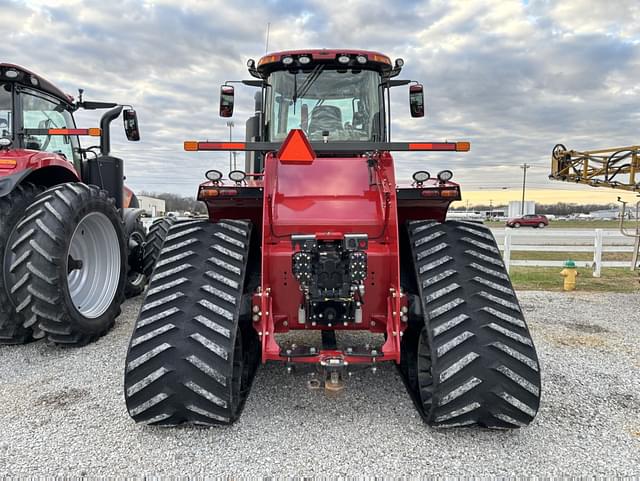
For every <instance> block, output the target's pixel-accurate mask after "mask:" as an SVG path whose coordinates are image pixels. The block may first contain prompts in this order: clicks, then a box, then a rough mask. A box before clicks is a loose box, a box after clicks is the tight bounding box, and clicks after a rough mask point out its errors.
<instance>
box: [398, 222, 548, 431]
mask: <svg viewBox="0 0 640 481" xmlns="http://www.w3.org/2000/svg"><path fill="white" fill-rule="evenodd" d="M407 235H408V239H409V243H410V246H411V254H410V260H409V261H408V263H409V264H411V265H408V266H407V265H404V264H403V269H412V268H413V269H415V276H416V281H417V282H416V284H415V288H416V289H417V290H418V292H417V294H418V296H417V297H416V296H411V297H410V299H418V302H419V303H420V305H419V306H418V309H417V311H418V312H419V313H420V315H419V316H413V318H412V319H410V320H409V326H408V328H407V329H406V330H405V332H404V333H403V340H402V362H401V365H400V371H401V374H402V375H403V378H404V379H405V384H406V385H407V389H408V390H409V393H410V394H411V395H412V398H413V400H414V403H415V405H416V407H417V408H418V411H419V412H420V414H421V415H422V417H423V419H424V420H425V421H426V422H427V423H428V424H430V425H432V426H436V427H454V426H469V425H479V426H483V427H488V428H517V427H522V426H526V425H528V424H529V423H530V422H531V421H532V420H533V419H534V417H535V415H536V413H537V411H538V408H539V405H540V366H539V363H538V358H537V354H536V350H535V347H534V345H533V341H532V339H531V335H530V333H529V330H528V328H527V325H526V323H525V321H524V317H523V315H522V309H521V308H520V305H519V303H518V300H517V298H516V295H515V292H514V291H513V286H512V285H511V281H510V279H509V276H508V274H507V272H506V270H505V268H504V264H503V262H502V259H501V257H500V251H499V250H498V246H497V245H496V242H495V239H494V237H493V234H492V233H491V231H490V230H489V229H488V228H486V227H484V226H482V225H478V224H471V223H466V222H458V221H449V222H445V223H440V222H435V221H414V222H410V223H408V234H407ZM407 257H409V256H406V257H405V259H406V258H407ZM412 266H413V267H412ZM410 312H416V309H410Z"/></svg>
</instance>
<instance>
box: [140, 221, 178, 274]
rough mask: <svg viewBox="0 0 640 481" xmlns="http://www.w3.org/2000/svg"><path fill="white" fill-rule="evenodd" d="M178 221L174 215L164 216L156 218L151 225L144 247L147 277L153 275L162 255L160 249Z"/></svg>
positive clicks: (144, 263)
mask: <svg viewBox="0 0 640 481" xmlns="http://www.w3.org/2000/svg"><path fill="white" fill-rule="evenodd" d="M175 222H176V220H175V219H174V218H173V217H163V218H161V219H156V220H154V221H153V223H152V224H151V227H149V232H148V233H147V243H146V245H145V248H144V261H143V265H144V274H145V275H146V276H147V279H149V278H150V277H151V274H152V273H153V268H154V267H155V265H156V261H157V260H158V257H159V256H160V251H161V250H162V246H163V245H164V241H165V239H166V238H167V235H168V234H169V229H171V226H172V225H173V224H174V223H175Z"/></svg>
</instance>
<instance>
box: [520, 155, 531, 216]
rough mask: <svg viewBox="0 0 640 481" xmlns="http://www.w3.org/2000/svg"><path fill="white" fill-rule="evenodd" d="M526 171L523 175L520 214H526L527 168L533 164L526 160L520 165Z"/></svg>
mask: <svg viewBox="0 0 640 481" xmlns="http://www.w3.org/2000/svg"><path fill="white" fill-rule="evenodd" d="M520 168H521V169H523V171H524V175H523V177H522V204H521V205H520V215H524V192H525V189H526V186H527V169H530V168H531V166H530V165H529V164H527V163H526V162H525V163H524V164H522V165H521V166H520Z"/></svg>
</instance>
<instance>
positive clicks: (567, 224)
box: [484, 220, 637, 230]
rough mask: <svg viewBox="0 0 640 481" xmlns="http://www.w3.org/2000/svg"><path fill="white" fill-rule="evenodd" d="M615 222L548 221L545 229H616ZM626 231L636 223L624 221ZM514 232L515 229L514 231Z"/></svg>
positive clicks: (497, 225) (496, 225) (487, 224)
mask: <svg viewBox="0 0 640 481" xmlns="http://www.w3.org/2000/svg"><path fill="white" fill-rule="evenodd" d="M484 224H485V225H486V226H487V227H504V224H505V223H504V222H485V223H484ZM618 225H619V222H618V221H617V220H557V221H549V226H548V227H545V229H618ZM624 225H625V227H626V228H627V229H635V228H636V225H637V223H636V221H625V224H624ZM524 229H532V228H531V227H521V228H520V230H524ZM514 230H516V229H514Z"/></svg>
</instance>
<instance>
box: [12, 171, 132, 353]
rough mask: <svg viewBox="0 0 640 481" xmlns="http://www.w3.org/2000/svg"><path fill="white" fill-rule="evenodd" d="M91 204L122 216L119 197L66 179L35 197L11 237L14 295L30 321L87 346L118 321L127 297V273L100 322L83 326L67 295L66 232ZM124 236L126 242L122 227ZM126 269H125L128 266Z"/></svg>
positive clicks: (58, 339) (65, 341)
mask: <svg viewBox="0 0 640 481" xmlns="http://www.w3.org/2000/svg"><path fill="white" fill-rule="evenodd" d="M89 206H91V208H92V209H106V210H105V212H108V213H109V214H111V212H112V213H113V216H114V217H116V218H119V217H120V216H119V214H118V213H117V211H116V210H115V202H114V200H113V199H112V198H109V195H108V193H107V192H106V191H104V190H102V189H100V188H99V187H96V186H94V185H86V184H83V183H80V182H78V183H67V184H61V185H58V186H55V187H52V188H50V189H48V190H46V191H45V192H43V193H42V194H41V195H40V196H38V197H37V198H36V199H35V200H34V202H33V203H32V204H31V205H30V206H29V208H28V209H27V211H26V212H25V215H24V218H23V219H22V220H21V221H20V223H19V224H18V225H17V227H16V231H15V233H14V234H13V235H12V237H11V240H10V242H11V246H10V248H11V250H12V252H13V254H14V256H15V260H14V262H13V263H12V265H11V266H10V269H9V270H10V279H11V282H12V286H11V292H10V295H11V296H12V299H13V302H14V304H15V305H16V311H17V312H18V313H19V314H21V315H22V316H23V317H24V326H25V327H31V326H38V327H39V328H40V329H41V330H42V331H43V332H44V334H45V336H46V337H47V340H48V341H49V342H52V343H54V344H59V345H64V346H83V345H86V344H88V343H90V342H93V341H94V340H96V339H98V338H99V337H101V336H103V335H105V334H106V333H107V332H108V331H109V330H110V329H111V328H112V327H113V325H114V321H115V318H116V317H117V316H118V315H119V314H120V306H121V304H122V302H124V275H123V276H122V280H121V282H120V285H119V286H118V289H117V291H116V294H115V297H114V299H113V300H112V303H111V305H110V307H109V309H107V311H106V312H105V313H104V314H103V315H102V316H101V317H100V322H96V320H90V321H89V322H88V323H86V324H87V325H86V326H79V325H78V324H77V321H76V320H74V315H73V314H72V309H73V307H72V306H70V305H69V303H68V302H67V301H66V298H67V296H68V294H65V291H64V289H66V288H67V287H66V286H63V285H62V282H61V281H60V278H61V276H62V275H65V274H63V273H61V272H60V271H61V263H62V262H63V257H64V256H65V255H66V252H67V245H68V242H69V238H66V236H69V237H70V236H71V234H72V232H73V230H75V225H77V224H74V225H73V226H70V222H71V221H72V220H73V221H78V222H79V221H80V219H79V218H78V216H79V215H81V214H80V212H82V210H83V209H86V208H87V207H89ZM95 211H99V210H95ZM88 212H89V211H87V212H86V213H88ZM103 213H104V212H103ZM119 236H122V237H121V242H122V245H123V247H124V233H123V229H122V228H120V232H119ZM123 257H124V256H123ZM123 261H124V262H126V259H123ZM122 269H123V271H124V267H123V268H122ZM85 329H86V330H85Z"/></svg>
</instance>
